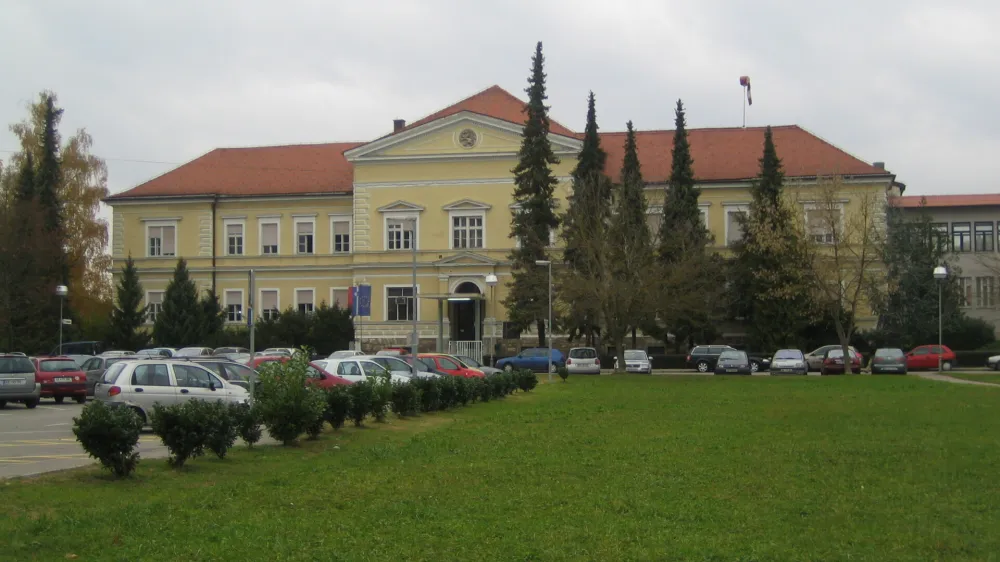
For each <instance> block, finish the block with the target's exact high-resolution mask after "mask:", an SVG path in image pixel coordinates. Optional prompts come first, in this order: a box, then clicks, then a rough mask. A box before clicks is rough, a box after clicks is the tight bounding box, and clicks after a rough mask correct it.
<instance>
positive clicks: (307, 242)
mask: <svg viewBox="0 0 1000 562" xmlns="http://www.w3.org/2000/svg"><path fill="white" fill-rule="evenodd" d="M295 239H296V240H297V241H298V253H300V254H311V253H313V223H312V222H297V223H295Z"/></svg>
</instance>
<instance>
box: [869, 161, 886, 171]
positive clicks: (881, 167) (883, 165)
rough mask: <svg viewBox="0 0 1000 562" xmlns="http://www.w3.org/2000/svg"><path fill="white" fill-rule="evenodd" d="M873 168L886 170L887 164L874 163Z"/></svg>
mask: <svg viewBox="0 0 1000 562" xmlns="http://www.w3.org/2000/svg"><path fill="white" fill-rule="evenodd" d="M872 166H875V167H876V168H878V169H879V170H884V169H885V162H872Z"/></svg>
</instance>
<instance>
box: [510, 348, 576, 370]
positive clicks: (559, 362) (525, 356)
mask: <svg viewBox="0 0 1000 562" xmlns="http://www.w3.org/2000/svg"><path fill="white" fill-rule="evenodd" d="M565 365H566V358H565V357H564V356H563V354H562V352H561V351H559V350H558V349H553V350H552V371H553V372H555V370H556V369H558V368H559V367H563V366H565ZM497 368H498V369H503V370H504V371H513V370H514V369H531V370H532V371H537V372H540V373H544V372H546V371H547V370H548V368H549V348H547V347H529V348H528V349H522V350H521V353H518V354H517V355H515V356H514V357H504V358H503V359H501V360H499V361H497Z"/></svg>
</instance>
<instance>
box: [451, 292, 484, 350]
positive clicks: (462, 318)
mask: <svg viewBox="0 0 1000 562" xmlns="http://www.w3.org/2000/svg"><path fill="white" fill-rule="evenodd" d="M463 297H468V298H469V299H470V300H453V301H449V303H448V304H449V307H448V316H449V319H450V321H451V339H452V340H453V341H476V340H477V338H476V333H477V330H476V316H477V315H476V307H477V306H478V307H481V306H482V302H483V301H482V300H480V299H479V297H480V293H479V287H477V286H476V284H475V283H469V282H465V283H462V284H461V285H459V286H458V287H455V295H454V298H456V299H461V298H463ZM478 316H479V321H480V323H482V318H483V315H482V309H481V308H480V314H479V315H478ZM481 328H482V326H480V330H479V333H480V334H482V331H481Z"/></svg>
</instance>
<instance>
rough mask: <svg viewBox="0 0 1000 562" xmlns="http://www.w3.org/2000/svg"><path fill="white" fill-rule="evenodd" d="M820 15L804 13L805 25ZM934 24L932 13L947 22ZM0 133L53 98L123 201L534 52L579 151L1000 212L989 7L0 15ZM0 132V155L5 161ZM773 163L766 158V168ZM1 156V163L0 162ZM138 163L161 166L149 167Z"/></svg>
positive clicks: (396, 111)
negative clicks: (654, 139)
mask: <svg viewBox="0 0 1000 562" xmlns="http://www.w3.org/2000/svg"><path fill="white" fill-rule="evenodd" d="M820 3H822V4H826V6H824V7H816V6H813V4H820ZM946 4H948V5H946ZM2 13H3V15H2V17H0V38H2V44H3V45H4V48H2V49H0V68H2V69H3V79H2V80H0V123H3V124H8V123H12V122H15V121H19V120H21V119H23V118H24V116H25V113H26V106H27V104H28V103H29V102H30V101H31V100H32V99H33V98H34V97H35V96H36V95H37V93H38V92H39V91H41V90H42V89H51V90H53V91H55V92H56V93H57V94H58V96H59V102H60V104H61V105H62V106H63V107H64V108H65V110H66V111H65V116H64V119H63V133H64V135H68V134H69V133H70V132H71V130H74V129H76V128H78V127H86V128H87V129H88V130H89V132H90V133H91V135H92V136H93V137H94V141H95V144H94V152H95V153H96V154H97V155H99V156H102V157H104V158H106V159H107V161H108V167H109V170H110V179H109V188H110V189H111V191H112V192H115V191H121V190H123V189H127V188H129V187H132V186H134V185H136V184H138V183H141V182H143V181H145V180H147V179H149V178H151V177H154V176H156V175H158V174H160V173H163V172H165V171H167V170H168V169H170V168H171V167H172V165H171V164H169V163H182V162H185V161H187V160H190V159H192V158H194V157H197V156H198V155H200V154H202V153H205V152H207V151H209V150H211V149H212V148H215V147H219V146H254V145H267V144H288V143H307V142H327V141H345V140H370V139H373V138H375V137H377V136H379V135H382V134H384V133H386V132H388V131H389V130H391V127H392V119H393V118H396V117H399V118H404V119H407V120H408V121H413V120H416V119H417V118H419V117H422V116H424V115H426V114H428V113H431V112H433V111H435V110H437V109H440V108H442V107H444V106H447V105H449V104H451V103H453V102H455V101H457V100H459V99H461V98H463V97H466V96H468V95H471V94H473V93H475V92H477V91H479V90H482V89H484V88H486V87H488V86H490V85H492V84H499V85H500V86H502V87H504V88H506V89H507V90H509V91H511V92H512V93H515V94H516V95H518V96H519V97H522V98H523V97H524V93H523V89H524V86H525V80H526V78H527V75H528V71H529V68H530V57H531V53H532V51H533V49H534V45H535V42H536V41H538V40H542V41H544V48H545V56H546V71H547V73H548V87H549V102H550V104H551V106H552V117H553V118H554V119H556V120H557V121H560V122H561V123H563V124H564V125H566V126H568V127H570V128H572V129H574V130H580V129H582V126H583V121H584V117H585V112H586V96H587V92H588V91H589V90H591V89H592V90H594V92H595V93H596V95H597V102H598V122H599V124H600V126H601V128H602V130H606V131H608V130H620V129H622V128H623V127H624V123H625V121H626V120H628V119H631V120H633V121H634V123H635V125H636V127H638V128H640V129H661V128H672V126H673V104H674V101H675V100H676V99H677V98H683V100H684V102H685V105H686V106H687V108H688V124H689V126H691V127H719V126H739V125H740V122H741V114H742V102H741V99H742V90H741V88H740V86H739V76H740V75H743V74H746V75H749V76H750V78H751V83H752V85H753V94H754V95H753V98H754V105H753V106H752V107H751V108H750V109H749V110H748V113H747V124H748V125H765V124H772V125H779V124H799V125H801V126H803V127H805V128H807V129H809V130H811V131H812V132H814V133H816V134H818V135H820V136H822V137H824V138H825V139H827V140H828V141H830V142H832V143H834V144H836V145H838V146H840V147H841V148H843V149H845V150H847V151H848V152H850V153H852V154H855V155H856V156H858V157H860V158H861V159H863V160H866V161H869V162H870V161H873V160H882V161H885V162H886V167H887V168H888V169H889V170H890V171H892V172H894V173H896V174H897V179H898V180H899V181H902V182H905V183H906V184H907V186H908V189H907V194H932V193H964V192H985V191H1000V189H998V188H997V187H995V186H994V185H993V180H994V178H997V177H1000V158H998V157H997V155H998V154H1000V117H998V111H997V105H998V101H997V100H998V92H1000V73H998V72H997V69H998V68H1000V64H998V63H1000V35H998V34H996V33H995V31H996V29H998V28H1000V2H986V1H983V2H948V3H946V2H940V1H937V2H923V1H916V0H909V1H878V0H876V1H839V2H801V1H793V0H789V1H778V0H754V1H752V2H750V1H748V2H737V1H723V0H699V1H698V2H691V1H680V2H668V1H664V0H653V1H625V0H615V1H609V0H600V1H590V0H586V1H585V0H573V1H565V2H556V1H551V2H550V1H546V0H533V1H525V2H520V1H516V2H515V1H510V0H505V1H504V2H469V1H468V0H466V1H462V2H460V1H439V2H430V1H424V2H379V1H373V0H368V1H365V2H330V1H315V2H301V1H295V0H283V1H281V2H277V1H272V2H262V1H258V0H240V1H221V0H211V1H208V2H205V1H204V0H201V1H197V2H195V1H187V0H174V1H172V2H162V1H157V2H142V1H138V0H134V1H129V2H123V1H99V0H92V1H90V2H73V1H69V0H67V1H63V2H56V1H54V0H53V1H44V2H42V1H38V0H7V1H5V2H4V7H3V9H2ZM16 148H17V144H16V142H15V139H14V137H13V136H12V135H11V134H10V133H9V131H8V130H7V129H6V127H4V129H3V130H2V131H0V151H2V150H7V151H9V150H11V149H16ZM778 151H779V155H780V151H781V147H780V146H779V147H778ZM8 156H9V152H0V159H3V160H6V158H7V157H8ZM136 161H153V162H165V163H167V164H156V163H144V162H136Z"/></svg>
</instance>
